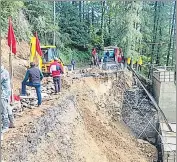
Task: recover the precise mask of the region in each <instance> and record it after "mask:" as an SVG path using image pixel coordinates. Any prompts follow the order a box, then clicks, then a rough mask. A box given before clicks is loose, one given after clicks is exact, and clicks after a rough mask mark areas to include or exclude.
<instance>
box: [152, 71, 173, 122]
mask: <svg viewBox="0 0 177 162" xmlns="http://www.w3.org/2000/svg"><path fill="white" fill-rule="evenodd" d="M158 74H159V75H158V76H159V77H157V75H156V74H153V95H154V98H155V100H156V102H157V103H158V105H159V106H160V108H161V109H162V111H163V112H164V114H165V116H166V118H167V120H168V121H169V122H170V123H172V122H174V123H176V85H175V83H174V72H171V71H170V72H169V71H162V72H158ZM162 78H163V79H162ZM162 80H163V81H162ZM166 80H167V81H166Z"/></svg>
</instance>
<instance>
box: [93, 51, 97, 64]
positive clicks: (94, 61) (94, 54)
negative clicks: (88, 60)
mask: <svg viewBox="0 0 177 162" xmlns="http://www.w3.org/2000/svg"><path fill="white" fill-rule="evenodd" d="M96 55H97V52H96V48H93V49H92V62H93V65H96V57H97V56H96Z"/></svg>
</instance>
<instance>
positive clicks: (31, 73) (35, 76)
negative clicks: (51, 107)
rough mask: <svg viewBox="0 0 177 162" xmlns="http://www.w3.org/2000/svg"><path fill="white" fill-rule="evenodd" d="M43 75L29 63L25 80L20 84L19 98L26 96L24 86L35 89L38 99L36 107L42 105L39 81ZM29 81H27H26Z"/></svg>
mask: <svg viewBox="0 0 177 162" xmlns="http://www.w3.org/2000/svg"><path fill="white" fill-rule="evenodd" d="M42 79H43V74H42V72H41V71H40V70H39V68H38V67H36V66H35V64H34V63H33V62H31V63H30V68H29V69H28V70H27V72H26V75H25V78H24V80H23V82H22V92H21V96H26V86H30V87H35V89H36V93H37V99H38V106H40V105H41V103H42V97H41V80H42ZM28 80H29V81H28Z"/></svg>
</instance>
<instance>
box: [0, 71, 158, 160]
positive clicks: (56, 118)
mask: <svg viewBox="0 0 177 162" xmlns="http://www.w3.org/2000/svg"><path fill="white" fill-rule="evenodd" d="M124 75H125V76H126V77H125V78H129V77H131V74H130V73H128V72H127V74H126V73H125V74H124ZM73 77H74V76H73ZM122 77H123V75H122V74H121V75H119V74H118V75H117V76H116V75H115V74H113V76H112V78H109V77H108V78H106V79H105V78H104V79H100V78H92V77H87V78H82V79H72V77H67V83H68V84H71V87H70V88H69V89H68V86H65V87H67V88H65V89H64V90H63V92H62V95H59V96H58V99H55V100H53V101H52V102H45V103H44V106H43V107H42V108H38V109H34V110H27V109H26V110H25V111H24V112H23V114H21V117H19V118H17V119H16V126H17V127H16V128H15V129H11V130H10V131H9V132H8V133H7V134H6V135H5V137H4V141H3V147H2V153H3V154H2V155H3V159H4V160H5V161H6V162H11V161H14V162H28V161H29V162H45V161H46V162H47V161H56V162H66V161H68V162H78V161H81V162H99V161H100V162H102V161H103V162H108V161H110V162H113V161H115V162H146V161H147V162H148V161H152V159H153V156H155V155H156V149H155V148H154V147H153V146H152V145H150V144H148V145H147V143H146V145H145V144H144V143H143V142H142V141H141V142H138V141H137V140H136V139H135V138H134V137H133V136H132V135H131V132H130V130H129V129H128V128H127V127H126V126H125V125H124V124H123V123H122V122H121V115H120V112H121V106H122V99H121V98H122V94H123V91H124V90H125V89H126V88H128V87H129V86H130V85H131V80H128V81H129V82H125V80H123V81H121V78H122ZM113 78H114V80H115V81H114V82H112V79H113ZM118 80H119V83H120V84H118V82H117V81H118ZM121 84H122V86H118V85H121ZM112 87H115V88H114V91H111V88H112ZM116 87H117V89H116ZM121 89H122V91H121ZM118 90H119V91H118ZM110 92H112V93H110ZM119 92H120V93H119ZM116 98H117V100H116V102H115V99H116ZM140 146H141V147H140ZM145 148H146V149H145Z"/></svg>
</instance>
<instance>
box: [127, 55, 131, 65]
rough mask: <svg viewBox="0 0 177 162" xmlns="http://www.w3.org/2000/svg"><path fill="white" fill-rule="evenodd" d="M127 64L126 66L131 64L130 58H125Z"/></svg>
mask: <svg viewBox="0 0 177 162" xmlns="http://www.w3.org/2000/svg"><path fill="white" fill-rule="evenodd" d="M127 64H128V65H130V64H131V58H130V57H128V58H127Z"/></svg>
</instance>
